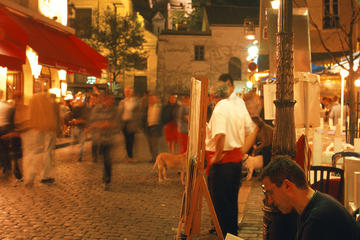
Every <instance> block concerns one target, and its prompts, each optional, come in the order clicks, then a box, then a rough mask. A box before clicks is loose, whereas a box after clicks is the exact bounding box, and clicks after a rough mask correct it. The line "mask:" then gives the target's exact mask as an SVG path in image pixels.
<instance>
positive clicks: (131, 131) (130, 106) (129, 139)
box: [118, 87, 140, 162]
mask: <svg viewBox="0 0 360 240" xmlns="http://www.w3.org/2000/svg"><path fill="white" fill-rule="evenodd" d="M124 95H125V98H124V99H123V100H121V101H120V103H119V106H118V119H119V121H120V128H121V130H122V132H123V134H124V138H125V147H126V153H127V155H128V159H127V161H126V162H132V161H134V156H133V147H134V140H135V132H136V131H137V130H138V128H139V121H140V120H139V114H140V113H139V105H138V101H137V99H136V97H135V96H134V91H133V89H132V88H131V87H125V89H124Z"/></svg>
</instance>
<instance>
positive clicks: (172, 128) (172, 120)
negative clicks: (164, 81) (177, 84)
mask: <svg viewBox="0 0 360 240" xmlns="http://www.w3.org/2000/svg"><path fill="white" fill-rule="evenodd" d="M178 110H179V105H178V104H177V96H176V95H175V94H171V95H170V96H169V100H168V102H167V104H166V105H165V106H164V107H163V109H162V113H161V121H162V124H163V125H164V135H165V141H166V143H167V145H168V148H169V152H170V153H175V146H176V143H177V139H178V135H179V133H178V131H177V125H176V113H177V112H178Z"/></svg>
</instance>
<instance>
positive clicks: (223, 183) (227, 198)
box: [208, 163, 242, 237]
mask: <svg viewBox="0 0 360 240" xmlns="http://www.w3.org/2000/svg"><path fill="white" fill-rule="evenodd" d="M241 165H242V163H224V164H213V165H212V166H211V168H210V172H209V177H208V185H209V191H210V195H211V199H212V201H213V204H214V208H215V211H216V215H217V217H218V220H219V223H220V227H221V230H222V232H223V234H224V237H225V236H226V234H227V233H231V234H234V235H237V232H238V195H239V188H240V186H241Z"/></svg>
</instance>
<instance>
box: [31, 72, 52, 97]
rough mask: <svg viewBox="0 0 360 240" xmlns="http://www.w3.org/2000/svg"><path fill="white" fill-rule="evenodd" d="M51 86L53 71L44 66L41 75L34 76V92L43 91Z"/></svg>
mask: <svg viewBox="0 0 360 240" xmlns="http://www.w3.org/2000/svg"><path fill="white" fill-rule="evenodd" d="M50 88H51V73H50V68H48V67H42V69H41V73H40V76H39V77H38V78H37V79H36V78H34V88H33V92H34V93H38V92H42V90H44V89H50Z"/></svg>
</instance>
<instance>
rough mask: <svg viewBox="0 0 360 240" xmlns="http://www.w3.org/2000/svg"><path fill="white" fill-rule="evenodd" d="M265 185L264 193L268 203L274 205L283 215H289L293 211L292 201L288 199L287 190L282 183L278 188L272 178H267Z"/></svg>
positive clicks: (264, 181)
mask: <svg viewBox="0 0 360 240" xmlns="http://www.w3.org/2000/svg"><path fill="white" fill-rule="evenodd" d="M263 183H264V192H265V195H266V199H267V203H268V204H269V205H274V206H275V207H276V208H278V209H279V210H280V211H281V212H282V213H283V214H288V213H290V212H291V211H292V210H293V207H292V205H291V201H290V200H289V199H288V197H287V196H288V195H287V190H286V187H285V186H284V185H285V184H284V183H282V185H281V186H280V187H277V186H276V185H275V184H274V183H273V182H271V180H270V178H268V177H265V178H264V180H263Z"/></svg>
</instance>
